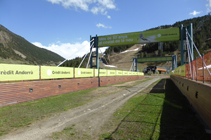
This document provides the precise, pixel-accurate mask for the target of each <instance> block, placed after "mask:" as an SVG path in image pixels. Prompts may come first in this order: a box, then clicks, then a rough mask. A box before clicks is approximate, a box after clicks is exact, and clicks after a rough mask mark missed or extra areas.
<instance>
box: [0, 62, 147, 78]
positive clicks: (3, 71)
mask: <svg viewBox="0 0 211 140" xmlns="http://www.w3.org/2000/svg"><path fill="white" fill-rule="evenodd" d="M133 75H134V76H135V75H140V76H142V75H144V73H142V72H131V71H121V70H106V69H99V70H98V69H86V68H73V67H54V66H31V65H15V64H0V81H23V80H45V79H69V78H85V77H104V76H133Z"/></svg>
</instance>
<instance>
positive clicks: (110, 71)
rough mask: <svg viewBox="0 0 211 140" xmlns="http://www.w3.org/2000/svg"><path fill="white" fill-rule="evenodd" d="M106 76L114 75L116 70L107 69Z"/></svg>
mask: <svg viewBox="0 0 211 140" xmlns="http://www.w3.org/2000/svg"><path fill="white" fill-rule="evenodd" d="M107 76H116V70H107Z"/></svg>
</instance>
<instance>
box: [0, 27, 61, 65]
mask: <svg viewBox="0 0 211 140" xmlns="http://www.w3.org/2000/svg"><path fill="white" fill-rule="evenodd" d="M7 60H13V61H7ZM62 60H64V58H62V57H61V56H59V55H58V54H56V53H54V52H51V51H49V50H46V49H43V48H39V47H37V46H35V45H33V44H31V43H30V42H28V41H27V40H25V39H24V38H23V37H21V36H18V35H16V34H14V33H12V32H11V31H9V30H8V29H7V28H5V27H4V26H2V25H0V63H2V62H4V63H7V62H8V63H24V64H36V65H43V64H49V65H56V64H58V63H59V62H61V61H62Z"/></svg>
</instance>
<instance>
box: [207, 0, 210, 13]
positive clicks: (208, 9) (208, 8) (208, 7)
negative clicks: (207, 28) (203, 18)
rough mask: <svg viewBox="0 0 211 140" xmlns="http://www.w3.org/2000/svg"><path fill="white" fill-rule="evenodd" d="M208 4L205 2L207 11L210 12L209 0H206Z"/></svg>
mask: <svg viewBox="0 0 211 140" xmlns="http://www.w3.org/2000/svg"><path fill="white" fill-rule="evenodd" d="M207 1H208V4H206V7H207V13H209V12H211V0H207Z"/></svg>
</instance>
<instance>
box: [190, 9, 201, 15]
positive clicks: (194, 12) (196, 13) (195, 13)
mask: <svg viewBox="0 0 211 140" xmlns="http://www.w3.org/2000/svg"><path fill="white" fill-rule="evenodd" d="M200 13H202V12H197V11H195V10H194V11H193V12H192V13H190V15H193V16H195V15H198V14H200Z"/></svg>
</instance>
